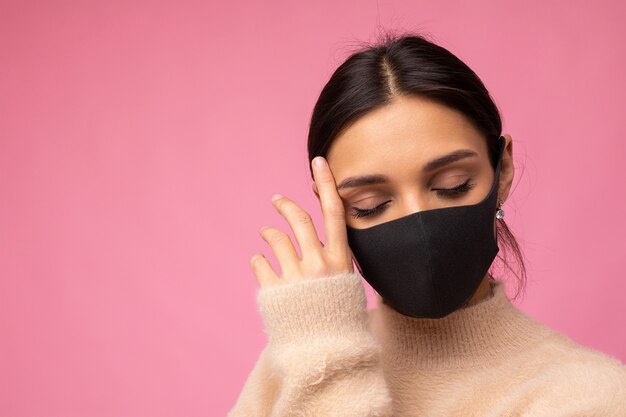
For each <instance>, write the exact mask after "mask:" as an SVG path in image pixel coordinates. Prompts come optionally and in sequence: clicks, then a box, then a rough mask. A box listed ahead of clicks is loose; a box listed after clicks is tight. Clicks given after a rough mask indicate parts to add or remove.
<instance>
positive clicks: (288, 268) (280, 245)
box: [259, 226, 300, 276]
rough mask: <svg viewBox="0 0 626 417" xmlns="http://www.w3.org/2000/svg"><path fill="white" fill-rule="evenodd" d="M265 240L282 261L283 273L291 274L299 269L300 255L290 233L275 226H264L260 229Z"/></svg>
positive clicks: (280, 261) (279, 260)
mask: <svg viewBox="0 0 626 417" xmlns="http://www.w3.org/2000/svg"><path fill="white" fill-rule="evenodd" d="M259 233H260V234H261V237H262V238H263V240H265V241H266V242H267V243H268V244H269V245H270V247H271V248H272V250H273V251H274V254H275V255H276V258H277V259H278V262H279V263H280V269H281V271H282V275H283V276H285V275H291V274H293V273H295V272H296V271H297V270H298V264H299V262H300V257H299V256H298V252H296V249H295V248H294V246H293V243H292V242H291V238H290V237H289V235H288V234H286V233H284V232H283V231H282V230H279V229H276V228H275V227H269V226H266V227H262V228H261V230H260V231H259Z"/></svg>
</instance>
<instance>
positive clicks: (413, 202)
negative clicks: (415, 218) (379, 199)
mask: <svg viewBox="0 0 626 417" xmlns="http://www.w3.org/2000/svg"><path fill="white" fill-rule="evenodd" d="M397 200H398V202H399V204H398V205H397V207H398V211H399V213H397V214H398V217H401V216H406V215H408V214H412V213H416V212H418V211H424V210H428V209H429V208H430V207H429V202H428V199H427V198H426V195H425V194H424V192H423V191H422V190H420V189H419V188H418V187H417V186H412V187H410V188H406V189H403V190H401V191H400V194H399V195H398V199H397Z"/></svg>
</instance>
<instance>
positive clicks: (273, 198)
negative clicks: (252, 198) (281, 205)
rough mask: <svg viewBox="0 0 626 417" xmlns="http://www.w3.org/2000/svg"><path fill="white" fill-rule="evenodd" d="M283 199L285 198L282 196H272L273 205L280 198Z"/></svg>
mask: <svg viewBox="0 0 626 417" xmlns="http://www.w3.org/2000/svg"><path fill="white" fill-rule="evenodd" d="M282 197H283V196H282V195H281V194H274V195H273V196H272V203H273V202H274V201H276V200H278V199H279V198H282Z"/></svg>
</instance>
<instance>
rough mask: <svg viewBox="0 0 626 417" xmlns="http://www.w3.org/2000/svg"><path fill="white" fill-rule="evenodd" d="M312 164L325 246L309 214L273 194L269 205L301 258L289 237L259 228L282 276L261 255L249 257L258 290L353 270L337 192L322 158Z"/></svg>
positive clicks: (342, 209)
mask: <svg viewBox="0 0 626 417" xmlns="http://www.w3.org/2000/svg"><path fill="white" fill-rule="evenodd" d="M311 162H312V167H313V177H314V179H315V185H316V187H317V191H318V194H319V199H320V205H321V207H322V214H323V216H324V225H325V227H326V237H327V239H328V243H327V244H326V245H324V244H322V242H321V241H320V240H319V237H318V236H317V232H316V230H315V227H314V225H313V221H312V219H311V216H310V215H309V213H307V212H306V211H304V210H303V209H302V208H300V207H299V206H298V205H297V204H296V203H294V202H293V201H291V200H290V199H288V198H287V197H284V196H281V195H280V194H276V195H274V196H273V198H272V203H273V204H274V207H275V208H276V210H278V212H279V213H280V214H281V215H282V216H283V217H285V219H287V222H289V225H290V226H291V229H292V230H293V232H294V235H295V237H296V240H297V241H298V245H300V252H301V254H302V258H300V257H299V256H298V253H297V252H296V249H295V247H294V246H293V243H292V242H291V239H290V237H289V235H287V234H286V233H284V232H283V231H281V230H279V229H277V228H275V227H263V228H261V230H260V231H259V233H260V234H261V236H262V238H263V240H265V241H266V242H267V243H269V245H270V246H271V247H272V250H273V251H274V253H275V254H276V257H277V259H278V262H279V263H280V268H281V271H282V273H283V276H282V277H281V276H279V275H278V274H277V273H276V272H275V271H274V270H273V269H272V266H271V265H270V263H269V262H268V260H267V259H266V258H265V256H263V254H258V253H257V254H255V255H254V256H252V258H250V264H251V266H252V270H253V271H254V274H255V275H256V278H257V281H258V282H259V285H260V286H261V288H266V287H270V286H274V285H280V284H282V283H287V282H293V281H298V280H302V279H309V278H319V277H323V276H326V275H329V274H333V273H338V272H344V271H353V267H352V252H351V251H350V247H349V246H348V240H347V234H346V224H345V217H344V216H345V213H344V206H343V202H342V200H341V197H340V196H339V193H338V192H337V185H336V183H335V178H334V177H333V174H332V172H331V170H330V167H329V166H328V163H327V162H326V159H325V158H323V157H321V156H318V157H315V158H313V161H311Z"/></svg>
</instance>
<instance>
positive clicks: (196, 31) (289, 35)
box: [0, 0, 626, 417]
mask: <svg viewBox="0 0 626 417" xmlns="http://www.w3.org/2000/svg"><path fill="white" fill-rule="evenodd" d="M505 3H507V2H500V1H493V2H487V1H474V2H467V1H430V2H425V1H414V0H411V1H360V2H354V1H334V0H333V1H326V0H324V1H315V2H313V1H311V2H294V1H283V2H276V1H271V2H252V1H248V2H231V3H229V4H227V3H225V2H219V3H218V2H206V1H204V2H201V1H195V2H194V1H176V2H174V1H169V2H166V1H137V0H132V1H98V2H96V1H12V2H9V1H6V0H5V1H2V2H0V375H1V377H0V415H2V416H15V417H17V416H43V415H46V416H120V415H125V416H131V415H134V416H139V415H145V416H147V415H150V416H183V415H184V416H219V415H224V414H225V413H226V411H227V410H228V409H230V407H231V406H232V405H233V403H234V401H235V399H236V397H237V395H238V393H239V391H240V389H241V387H242V385H243V382H244V381H245V379H246V377H247V375H248V373H249V372H250V370H251V369H252V366H253V365H254V362H255V361H256V359H257V357H258V354H259V353H260V351H261V349H262V347H263V346H264V344H265V342H266V339H265V334H264V331H263V328H262V324H261V319H260V316H259V314H258V312H257V307H256V304H255V295H256V291H257V283H256V279H255V277H254V275H253V273H252V271H251V269H250V266H249V258H250V257H251V256H252V255H253V254H254V253H256V252H263V253H265V254H266V255H267V256H268V257H270V259H271V260H273V261H274V262H275V258H274V257H273V256H272V253H271V250H270V248H269V246H268V245H267V244H266V243H265V242H264V241H263V240H262V239H261V238H260V235H259V234H258V230H259V229H260V228H261V226H264V225H274V226H279V227H281V228H283V230H285V231H289V232H290V229H289V226H288V224H287V222H286V221H285V220H284V219H283V218H282V217H281V216H280V215H279V214H278V213H277V212H276V211H275V210H274V209H273V207H272V205H271V203H270V197H271V195H272V194H274V193H282V194H285V195H287V196H288V197H290V198H292V199H294V200H295V201H296V202H298V203H299V204H300V205H301V206H302V207H304V208H305V209H306V210H307V211H309V212H310V213H311V214H312V215H313V216H314V219H315V220H316V225H317V227H318V228H319V229H320V237H321V238H322V239H323V227H322V217H321V212H320V208H319V205H318V202H317V200H316V199H315V197H314V195H313V193H312V192H311V181H310V179H309V174H308V167H307V159H306V152H305V149H306V133H307V123H308V120H309V115H310V112H311V110H312V107H313V104H314V102H315V99H316V98H317V95H318V93H319V91H320V89H321V88H322V86H323V84H324V83H325V82H326V80H327V79H328V77H329V76H330V74H331V72H332V71H333V70H334V69H335V68H336V66H337V65H338V64H339V63H340V62H341V61H342V60H343V59H344V58H345V56H346V54H347V53H348V50H349V48H350V47H352V46H355V45H356V42H357V41H360V40H368V39H373V36H374V34H375V33H376V27H377V25H381V26H383V27H386V28H393V29H413V30H422V31H424V32H426V33H429V34H431V35H432V36H433V38H434V40H435V41H437V42H438V43H440V44H441V45H442V46H444V47H447V48H449V49H450V50H451V51H452V52H453V53H455V54H457V55H458V56H459V57H460V58H461V59H463V60H465V61H466V63H468V65H470V67H472V68H473V69H474V70H475V71H476V72H477V73H478V74H479V76H480V77H481V78H482V79H483V80H484V82H485V83H486V85H487V87H488V89H489V90H490V92H491V94H492V95H493V97H494V98H495V100H496V103H497V105H498V106H499V108H500V109H501V111H502V115H503V120H504V132H505V133H510V134H511V135H512V136H513V140H514V154H515V155H514V157H515V160H516V166H517V173H516V175H517V181H516V182H515V185H514V186H515V187H516V188H515V189H514V191H513V195H512V199H511V200H509V201H508V202H507V204H506V205H505V209H506V212H507V217H506V219H507V220H508V222H509V224H510V225H511V227H512V229H513V230H514V232H516V233H517V236H518V237H519V240H520V242H521V243H522V245H523V247H524V250H525V254H526V256H527V258H528V269H529V271H528V272H529V279H530V281H529V283H528V287H527V295H526V297H525V298H523V299H522V300H520V302H519V303H517V304H518V305H519V306H520V307H521V308H522V309H523V310H524V311H526V312H528V313H529V314H531V315H533V316H534V317H536V318H538V319H539V320H541V321H542V322H544V323H546V324H548V325H550V326H552V327H554V328H556V329H558V330H559V331H561V332H563V333H565V334H567V335H568V336H570V337H571V338H573V339H574V340H576V341H578V342H580V343H582V344H584V345H587V346H589V347H592V348H594V349H598V350H601V351H604V352H606V353H608V354H611V355H613V356H616V357H618V358H620V359H621V360H622V361H626V335H625V334H624V328H625V326H624V317H625V316H626V307H625V305H626V303H625V302H624V293H625V291H626V281H625V280H624V268H625V267H626V260H625V258H626V257H625V256H624V233H625V232H626V227H625V226H626V220H625V216H624V212H626V193H625V192H624V190H625V187H624V179H625V178H626V168H625V167H624V162H625V160H626V158H625V156H626V155H625V154H626V152H625V149H624V148H625V145H624V143H625V142H626V132H625V130H624V102H625V101H626V84H625V82H624V74H626V50H625V49H624V47H623V45H624V41H625V40H626V30H625V27H624V25H623V16H625V15H626V7H625V6H624V4H625V3H624V2H619V1H601V2H594V5H593V6H592V5H591V3H590V2H583V1H551V2H508V3H509V4H505ZM532 3H535V4H534V5H533V4H532ZM290 233H291V232H290ZM292 236H293V235H292ZM274 265H276V266H277V265H278V264H277V263H274ZM368 294H369V296H370V297H371V296H372V292H371V290H369V289H368ZM371 301H372V299H371V298H370V305H371Z"/></svg>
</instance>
